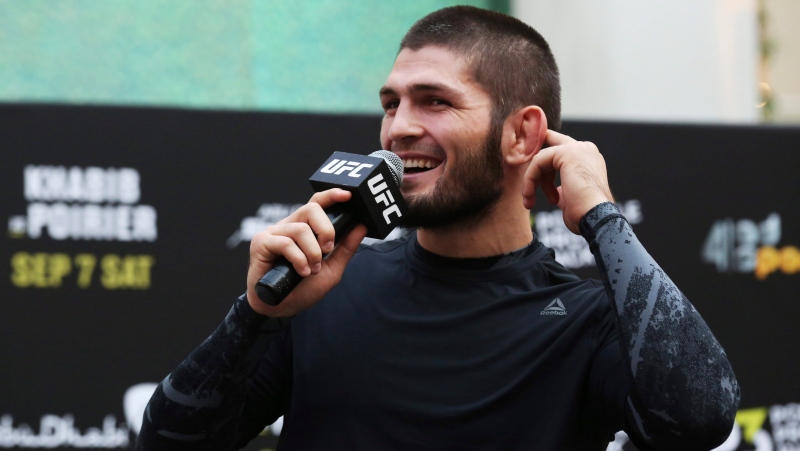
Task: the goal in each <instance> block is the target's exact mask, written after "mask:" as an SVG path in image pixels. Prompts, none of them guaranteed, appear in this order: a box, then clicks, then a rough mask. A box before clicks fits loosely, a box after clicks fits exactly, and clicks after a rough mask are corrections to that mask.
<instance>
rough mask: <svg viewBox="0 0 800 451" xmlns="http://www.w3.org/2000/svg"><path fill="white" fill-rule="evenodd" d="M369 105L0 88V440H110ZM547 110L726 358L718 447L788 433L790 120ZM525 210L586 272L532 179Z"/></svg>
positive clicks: (798, 271) (367, 138)
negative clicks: (319, 109)
mask: <svg viewBox="0 0 800 451" xmlns="http://www.w3.org/2000/svg"><path fill="white" fill-rule="evenodd" d="M380 120H381V118H380V117H378V116H351V115H311V114H281V113H256V112H251V113H242V112H222V111H196V110H178V109H153V108H110V107H77V106H69V107H68V106H48V105H19V104H5V105H0V149H2V156H3V158H2V164H0V217H1V218H2V219H3V220H5V224H6V233H5V235H4V236H3V237H0V240H1V241H2V246H0V271H2V273H3V274H4V276H3V277H0V292H2V294H3V296H2V297H3V310H2V314H1V315H0V359H2V360H0V361H2V362H3V363H4V364H3V370H2V371H0V387H3V389H2V390H1V391H0V448H12V449H53V448H56V449H67V448H113V449H131V448H132V446H133V442H134V440H135V437H136V434H137V432H138V430H139V427H140V426H141V416H142V412H143V410H144V406H145V404H146V402H147V400H148V399H149V397H150V395H151V394H152V392H153V390H154V389H155V385H156V383H157V382H158V381H160V380H161V379H162V378H164V377H165V376H166V375H167V374H168V373H169V372H170V371H171V370H172V369H173V368H174V367H175V366H176V365H177V364H178V363H179V362H180V361H181V360H182V359H183V358H184V357H186V356H187V355H188V354H189V352H191V350H192V349H194V347H196V346H197V345H198V344H199V343H200V342H201V341H202V340H203V339H205V338H206V337H207V336H208V335H209V334H210V333H211V332H212V331H213V330H214V328H215V327H216V326H217V325H218V324H219V323H220V321H221V320H222V318H223V317H224V315H225V314H226V313H227V311H228V309H229V308H230V305H231V303H232V302H233V300H234V299H235V298H236V297H237V296H238V295H240V294H241V293H242V292H244V289H245V275H246V270H247V263H248V245H249V240H250V238H251V237H252V235H253V234H255V233H257V232H258V231H260V230H262V229H263V228H264V227H266V226H268V225H269V224H272V223H274V222H276V221H278V220H280V219H282V218H283V217H285V216H286V215H287V214H289V213H290V212H292V211H293V210H294V209H295V208H297V207H298V206H299V205H301V204H303V203H304V202H305V201H306V200H307V199H308V198H309V197H310V196H311V194H312V193H313V192H312V190H311V187H310V184H309V182H308V177H309V176H310V175H311V174H312V173H313V172H314V171H315V170H316V169H317V168H318V167H319V166H320V165H321V164H322V163H323V162H324V161H325V160H326V159H327V158H328V157H329V156H330V155H331V154H332V153H333V152H334V151H341V152H349V153H359V154H368V153H370V152H372V151H374V150H378V149H379V148H380V144H379V140H378V132H379V128H380ZM563 131H564V132H565V133H567V134H569V135H571V136H573V137H574V138H576V139H579V140H585V141H592V142H594V143H595V144H597V145H598V147H599V148H600V150H601V152H602V153H603V155H604V157H605V158H606V163H607V166H608V172H609V179H610V181H611V187H612V190H613V191H614V194H615V197H616V199H617V201H618V203H619V205H620V207H621V208H622V211H623V213H624V214H625V215H626V217H627V218H628V220H629V221H630V222H631V223H632V224H633V227H634V230H635V231H636V233H637V235H638V237H639V239H640V240H641V241H642V242H643V243H644V244H645V246H646V247H647V249H648V250H649V251H650V253H651V254H652V255H653V256H654V257H655V259H656V260H657V261H658V262H659V263H660V264H661V266H662V267H663V268H664V270H665V271H666V272H667V274H669V275H670V277H671V278H672V279H673V280H675V281H676V283H677V284H678V286H679V287H680V288H681V289H682V290H683V291H684V292H685V294H686V295H687V297H688V298H689V299H690V300H691V301H692V302H693V303H694V305H695V306H696V307H697V309H698V310H699V311H700V313H701V314H702V315H703V317H704V318H705V320H706V322H707V323H708V324H709V325H710V326H711V329H712V330H713V331H714V333H715V334H716V336H717V338H718V339H719V340H720V342H721V343H722V345H723V346H724V347H725V349H726V351H727V353H728V356H729V357H730V360H731V362H732V364H733V367H734V370H735V371H736V375H737V377H738V379H739V382H740V384H741V386H742V406H741V410H740V412H739V414H738V415H737V424H736V427H734V429H733V431H732V433H731V437H730V439H729V440H728V442H726V443H725V444H724V445H723V446H722V447H721V448H720V449H724V450H745V449H748V450H751V449H759V450H766V449H776V450H777V449H800V404H798V402H800V383H799V382H798V380H800V359H799V358H798V354H799V352H798V349H797V346H798V345H797V344H798V343H800V303H798V302H797V300H796V299H797V293H798V292H800V214H798V213H797V212H796V210H797V205H796V203H797V201H796V199H798V198H800V182H799V181H798V177H800V172H798V168H800V128H785V127H767V126H760V127H739V126H736V127H734V126H711V125H703V126H700V125H673V124H670V125H667V124H644V123H598V122H578V121H566V122H565V125H564V130H563ZM531 224H532V227H533V229H534V231H535V232H536V233H537V235H538V236H539V238H540V239H541V240H542V241H543V242H544V243H545V244H547V245H548V246H550V247H552V248H554V249H555V251H556V254H557V258H558V259H559V261H561V262H562V263H563V264H564V265H565V266H567V267H569V268H572V269H573V270H575V271H576V272H577V273H578V274H579V275H581V276H583V277H597V271H596V269H594V259H593V257H592V255H591V254H590V253H589V251H588V247H587V246H586V244H585V242H584V241H583V239H582V238H581V237H579V236H575V235H572V234H571V233H570V232H569V231H567V229H566V228H565V227H564V223H563V220H562V218H561V213H560V211H558V210H557V209H556V208H555V207H554V206H552V205H549V204H548V203H547V201H546V200H545V199H544V197H543V196H539V202H538V204H537V206H536V207H535V208H534V211H533V212H532V214H531ZM280 429H281V421H280V420H279V421H278V422H277V423H276V424H273V425H271V426H269V427H268V428H267V429H265V431H264V433H263V434H262V435H261V436H260V437H259V438H257V439H256V440H254V441H253V442H252V443H251V445H250V446H248V448H246V449H248V450H264V449H271V448H274V447H275V444H276V443H277V437H278V435H279V434H280ZM609 449H616V450H633V449H634V448H633V447H632V445H631V444H630V443H628V442H627V440H626V438H625V437H624V434H618V437H617V440H615V442H614V443H612V444H610V445H609Z"/></svg>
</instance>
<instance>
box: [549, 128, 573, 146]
mask: <svg viewBox="0 0 800 451" xmlns="http://www.w3.org/2000/svg"><path fill="white" fill-rule="evenodd" d="M544 142H545V143H546V144H547V145H548V146H560V145H562V144H567V143H571V142H575V140H574V139H572V138H571V137H569V136H567V135H564V134H561V133H558V132H554V131H553V130H547V134H546V135H545V136H544Z"/></svg>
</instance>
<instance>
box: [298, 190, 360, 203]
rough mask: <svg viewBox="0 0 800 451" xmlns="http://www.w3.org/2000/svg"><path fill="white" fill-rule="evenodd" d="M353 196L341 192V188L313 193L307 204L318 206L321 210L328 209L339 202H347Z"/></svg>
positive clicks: (347, 192) (344, 191)
mask: <svg viewBox="0 0 800 451" xmlns="http://www.w3.org/2000/svg"><path fill="white" fill-rule="evenodd" d="M352 196H353V193H351V192H350V191H347V190H343V189H341V188H331V189H328V190H325V191H320V192H317V193H314V195H313V196H311V199H309V202H314V203H316V204H319V206H320V207H322V208H328V207H330V206H331V205H334V204H338V203H340V202H347V201H348V200H350V198H351V197H352Z"/></svg>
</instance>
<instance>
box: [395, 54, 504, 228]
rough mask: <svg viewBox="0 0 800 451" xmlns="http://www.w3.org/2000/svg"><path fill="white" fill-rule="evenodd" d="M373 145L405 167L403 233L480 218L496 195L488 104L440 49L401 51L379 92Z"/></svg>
mask: <svg viewBox="0 0 800 451" xmlns="http://www.w3.org/2000/svg"><path fill="white" fill-rule="evenodd" d="M381 103H382V105H383V108H384V111H385V113H386V114H385V115H384V117H383V123H382V126H381V144H382V145H383V148H384V149H388V150H391V151H392V152H394V153H396V154H397V155H398V156H399V157H400V158H401V159H402V160H403V163H404V166H405V173H404V176H403V184H402V186H401V192H402V193H403V196H404V197H405V199H406V201H407V203H408V206H409V213H408V215H407V217H406V219H405V222H404V225H405V226H406V227H423V228H436V227H442V226H446V225H449V224H453V223H456V222H459V221H463V220H468V219H476V218H480V217H481V215H482V214H484V213H486V212H487V211H488V210H489V209H490V208H491V206H492V205H493V204H494V202H495V201H496V200H497V199H498V198H499V197H500V194H501V193H502V181H503V167H502V162H501V157H500V150H499V146H500V139H501V136H500V132H501V131H502V130H490V126H489V124H490V118H491V112H492V103H491V97H490V96H489V94H488V93H487V92H486V91H485V90H484V89H483V88H482V87H481V86H479V85H478V84H477V83H476V82H475V81H474V80H473V79H472V77H471V74H470V71H469V67H468V66H467V64H466V61H464V60H463V59H462V58H458V57H457V56H456V55H454V54H453V53H451V52H450V51H449V50H446V49H443V48H441V47H434V46H429V47H423V48H422V49H420V50H417V51H412V50H409V49H403V50H402V51H401V52H400V54H399V55H398V56H397V59H396V60H395V63H394V67H393V68H392V72H391V73H390V74H389V78H388V79H387V81H386V85H385V86H384V87H383V88H382V89H381Z"/></svg>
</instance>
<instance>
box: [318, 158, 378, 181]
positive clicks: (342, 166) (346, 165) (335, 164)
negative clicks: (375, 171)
mask: <svg viewBox="0 0 800 451" xmlns="http://www.w3.org/2000/svg"><path fill="white" fill-rule="evenodd" d="M371 167H372V165H371V164H369V163H359V162H357V161H345V160H339V159H334V160H333V161H331V162H330V163H328V164H327V165H326V166H325V167H324V168H322V169H320V172H324V173H326V174H335V175H342V173H344V172H349V174H347V175H348V176H349V177H355V178H358V177H361V176H362V175H364V174H359V173H358V171H360V170H362V169H366V168H371Z"/></svg>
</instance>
